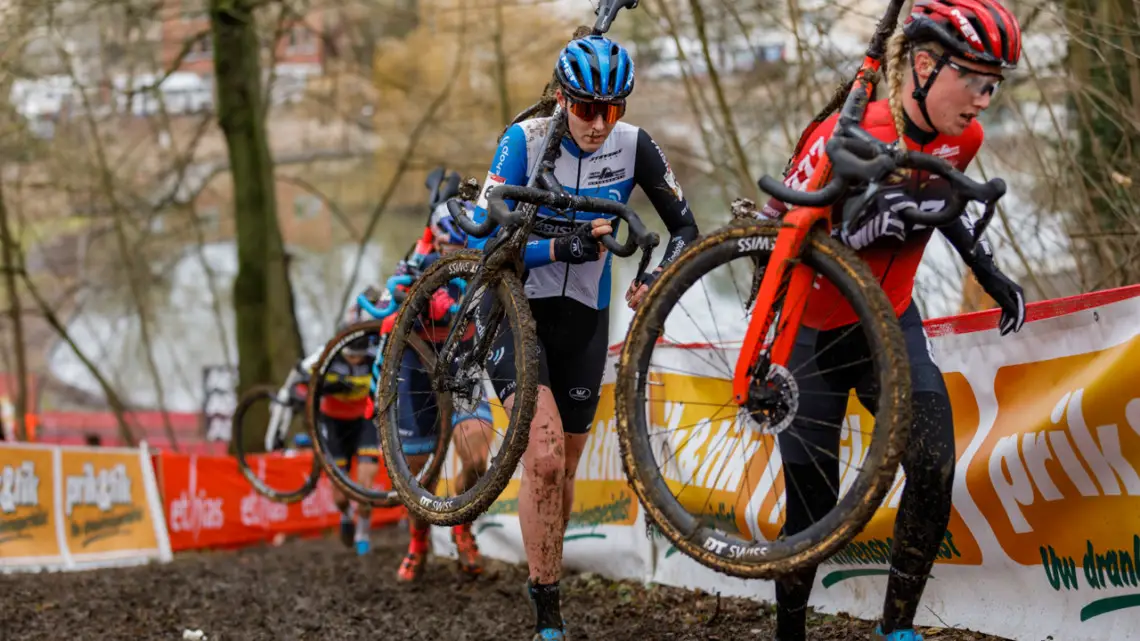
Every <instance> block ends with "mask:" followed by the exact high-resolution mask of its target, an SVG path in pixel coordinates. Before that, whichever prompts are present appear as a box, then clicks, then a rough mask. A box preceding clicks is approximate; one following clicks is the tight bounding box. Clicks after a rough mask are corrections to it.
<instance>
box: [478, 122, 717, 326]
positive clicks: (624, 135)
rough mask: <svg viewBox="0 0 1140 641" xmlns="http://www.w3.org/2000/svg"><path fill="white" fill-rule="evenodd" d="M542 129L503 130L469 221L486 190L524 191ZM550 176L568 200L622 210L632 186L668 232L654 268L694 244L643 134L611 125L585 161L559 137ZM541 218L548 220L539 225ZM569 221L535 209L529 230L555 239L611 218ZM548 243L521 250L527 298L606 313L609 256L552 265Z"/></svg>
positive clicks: (666, 174)
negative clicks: (609, 203)
mask: <svg viewBox="0 0 1140 641" xmlns="http://www.w3.org/2000/svg"><path fill="white" fill-rule="evenodd" d="M549 125H550V118H535V119H532V120H526V121H523V122H521V123H518V124H516V125H514V126H512V127H511V128H510V129H508V130H507V133H506V134H505V135H504V136H503V139H502V140H501V141H499V147H498V149H497V150H496V151H495V159H494V162H493V163H492V165H491V170H490V171H489V172H488V173H487V180H486V181H485V182H484V183H483V191H482V194H481V195H480V198H479V202H478V203H477V204H476V206H475V213H474V220H475V221H476V222H481V221H483V220H485V219H486V217H487V191H488V190H489V189H490V188H491V187H492V186H495V185H503V184H506V185H519V186H524V185H526V184H527V182H528V181H529V180H530V177H531V174H532V173H533V172H534V170H535V168H536V167H537V166H538V163H539V161H540V160H541V155H542V148H541V147H542V139H543V137H544V135H545V134H546V131H547V127H548V126H549ZM554 177H555V178H557V179H558V182H559V183H560V184H561V185H562V187H563V188H564V189H565V190H566V191H567V192H569V193H573V194H576V195H579V196H590V197H594V198H608V199H610V200H616V201H618V202H620V203H623V204H624V203H628V202H629V197H630V195H631V194H632V192H633V187H634V185H638V186H640V187H641V189H642V191H644V192H645V194H646V196H648V197H649V200H650V202H652V203H653V207H654V208H655V209H656V210H657V213H658V215H660V216H661V219H662V220H663V221H664V222H665V226H666V227H667V228H668V230H669V234H670V239H669V242H668V244H667V245H666V247H665V257H664V259H663V260H662V265H665V264H668V262H670V261H672V260H673V259H674V258H676V257H677V256H678V255H679V254H680V253H681V250H682V249H684V247H685V246H686V245H687V244H688V243H690V242H692V241H693V240H694V239H695V238H696V237H697V225H696V221H695V220H694V219H693V212H692V211H690V209H689V206H688V203H686V201H685V196H684V193H683V192H682V191H681V186H680V185H679V184H678V183H677V178H676V176H675V175H674V174H673V170H672V169H671V168H670V167H669V162H668V160H666V159H665V154H664V153H663V152H662V151H661V148H660V147H658V146H657V143H656V142H654V141H653V138H651V137H650V136H649V134H648V133H646V132H645V130H643V129H640V128H638V127H635V126H633V125H629V124H626V123H624V122H619V123H618V124H617V125H616V126H615V127H614V129H613V131H612V132H611V133H610V135H609V137H608V138H606V141H605V143H604V144H603V145H602V147H601V148H600V149H598V150H597V151H595V152H594V153H592V154H588V153H585V152H583V151H582V150H581V149H580V148H579V147H578V145H576V144H575V143H574V141H573V140H572V139H571V138H570V136H566V137H565V138H563V139H562V154H561V155H560V156H559V158H558V160H557V161H555V163H554ZM507 204H508V205H509V206H510V207H511V209H514V208H515V203H514V201H510V200H508V201H507ZM546 216H550V217H551V218H549V219H545V220H543V217H546ZM570 216H571V219H570V220H567V218H566V217H564V216H556V215H555V214H554V212H552V211H550V210H549V209H547V208H545V207H544V208H541V209H540V210H539V218H540V220H539V222H538V224H537V225H536V227H535V229H536V230H537V231H541V232H542V233H544V234H555V235H562V234H567V233H570V232H571V231H573V230H574V228H575V227H577V226H578V225H580V224H582V223H583V222H586V221H590V220H593V219H595V218H606V219H611V220H612V219H614V216H611V215H608V214H595V213H588V212H574V213H572V214H570ZM618 222H620V221H618ZM618 222H615V223H614V234H615V236H617V235H618V229H617V227H618ZM623 233H624V232H623ZM489 238H490V236H488V237H487V238H473V237H472V238H469V239H468V241H467V244H468V246H469V247H474V248H478V249H482V248H483V246H484V245H485V244H486V242H487V240H488V239H489ZM552 242H554V241H553V240H552V239H543V238H539V237H537V236H532V237H531V238H530V240H529V242H528V243H527V247H526V255H525V264H526V267H527V279H526V295H527V298H552V297H557V296H562V297H567V298H572V299H574V300H576V301H578V302H580V303H582V304H584V305H587V306H589V307H591V308H593V309H605V308H606V307H608V306H609V304H610V263H611V261H612V260H613V253H612V252H606V254H605V258H604V259H602V260H597V261H593V262H587V263H582V264H580V265H572V264H570V263H557V262H552V261H551V258H550V256H551V249H550V244H551V243H552Z"/></svg>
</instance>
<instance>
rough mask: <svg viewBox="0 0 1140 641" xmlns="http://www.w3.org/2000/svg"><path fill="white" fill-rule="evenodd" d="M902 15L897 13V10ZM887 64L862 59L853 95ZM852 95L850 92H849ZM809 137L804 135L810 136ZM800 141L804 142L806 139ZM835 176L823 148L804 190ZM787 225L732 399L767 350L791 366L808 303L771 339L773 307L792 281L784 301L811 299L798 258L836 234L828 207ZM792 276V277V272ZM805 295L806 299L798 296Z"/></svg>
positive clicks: (755, 311) (801, 213) (792, 215)
mask: <svg viewBox="0 0 1140 641" xmlns="http://www.w3.org/2000/svg"><path fill="white" fill-rule="evenodd" d="M896 15H897V14H896ZM881 66H882V60H881V57H876V56H874V55H872V54H871V53H868V55H867V56H866V57H864V58H863V64H862V66H861V67H860V69H859V72H858V73H857V74H856V76H855V82H854V83H853V84H852V85H851V93H855V92H856V91H860V90H865V94H864V95H865V96H867V97H868V98H869V97H870V95H871V93H872V92H873V91H874V83H873V82H872V75H873V73H877V72H878V71H879V69H880V67H881ZM849 95H850V94H849ZM806 137H807V136H806V135H805V136H804V138H803V139H806ZM803 139H801V140H803ZM830 178H831V159H830V158H829V157H828V155H827V152H826V150H825V151H823V153H822V156H821V158H820V161H819V165H818V166H816V168H815V172H814V173H813V174H812V176H811V178H810V179H809V180H808V183H807V186H806V189H805V191H809V192H811V191H819V190H820V189H821V188H822V187H823V186H824V185H826V184H827V183H828V181H829V180H830ZM781 222H782V223H783V225H782V226H781V229H780V232H779V233H778V234H777V235H776V246H775V248H774V249H773V250H772V256H771V258H770V259H769V261H768V267H767V269H766V270H765V272H764V277H763V279H762V280H761V281H760V291H759V292H758V293H757V295H756V304H755V306H754V307H753V308H752V319H751V320H750V321H749V323H748V331H747V332H746V333H745V335H744V344H743V345H742V346H741V349H740V355H739V356H738V357H737V360H736V371H735V372H734V374H733V377H732V393H733V399H734V400H735V401H736V403H737V404H738V405H743V404H744V403H745V402H746V401H747V400H748V388H749V387H750V386H751V385H752V378H753V376H752V372H753V371H754V369H755V367H756V362H757V360H758V359H759V358H760V354H761V353H763V352H764V351H765V350H768V353H769V358H768V361H769V364H771V365H780V366H782V367H786V366H787V364H788V359H789V358H790V357H791V355H792V347H793V346H794V345H795V340H796V334H798V333H799V330H800V322H801V321H802V319H803V307H797V308H796V309H793V310H791V311H787V310H784V316H783V317H782V318H781V325H783V328H782V330H778V331H776V333H775V336H774V337H773V339H772V340H771V341H767V339H766V337H767V336H768V334H769V332H770V329H771V325H772V322H771V320H772V319H771V317H772V315H773V314H772V308H773V307H774V306H775V305H776V303H777V299H779V298H781V296H780V290H781V289H782V288H783V287H784V285H783V284H784V282H785V279H786V280H787V289H786V291H785V292H784V294H783V296H782V299H783V300H788V299H789V298H791V299H792V300H805V301H806V300H807V297H808V296H809V295H810V294H811V288H812V281H814V280H815V272H814V270H812V269H811V268H810V267H808V266H807V265H804V264H803V263H801V262H800V261H799V256H800V254H801V253H802V252H803V248H804V244H805V243H806V242H807V239H808V234H810V233H811V231H812V230H813V229H815V228H816V227H820V226H822V227H823V228H824V229H825V230H826V231H827V232H828V233H830V232H831V206H827V207H795V206H793V207H792V208H791V209H790V210H789V211H788V213H787V214H786V215H785V216H784V218H783V219H782V220H781ZM789 270H790V271H791V274H790V275H788V271H789ZM797 297H801V298H797Z"/></svg>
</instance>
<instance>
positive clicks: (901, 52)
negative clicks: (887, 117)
mask: <svg viewBox="0 0 1140 641" xmlns="http://www.w3.org/2000/svg"><path fill="white" fill-rule="evenodd" d="M910 53H911V46H910V42H909V41H908V40H907V39H906V36H905V35H903V33H902V31H899V32H897V33H895V35H893V36H891V39H890V40H889V41H888V42H887V60H886V62H887V87H888V91H889V93H888V94H887V101H888V103H889V104H890V106H891V118H893V119H894V121H895V133H896V134H898V142H897V143H896V145H897V146H898V147H899V149H903V148H905V147H906V143H905V142H903V137H904V136H905V135H906V119H905V118H904V116H903V114H905V113H906V112H905V111H904V110H903V86H904V85H905V84H906V71H907V67H908V66H909V65H908V62H910V60H909V59H910Z"/></svg>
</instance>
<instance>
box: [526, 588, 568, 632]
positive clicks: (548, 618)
mask: <svg viewBox="0 0 1140 641" xmlns="http://www.w3.org/2000/svg"><path fill="white" fill-rule="evenodd" d="M527 591H529V592H530V598H531V600H532V601H534V609H535V622H534V631H535V632H542V631H543V630H548V629H550V628H554V629H556V630H561V629H562V608H561V603H560V601H561V597H560V596H559V592H558V581H555V582H554V583H551V584H548V585H544V584H542V583H535V581H534V580H533V579H528V580H527Z"/></svg>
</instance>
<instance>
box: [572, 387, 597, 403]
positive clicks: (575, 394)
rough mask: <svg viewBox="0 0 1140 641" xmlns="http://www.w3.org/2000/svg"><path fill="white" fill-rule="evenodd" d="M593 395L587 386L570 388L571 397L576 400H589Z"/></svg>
mask: <svg viewBox="0 0 1140 641" xmlns="http://www.w3.org/2000/svg"><path fill="white" fill-rule="evenodd" d="M591 395H592V392H590V390H589V389H587V388H585V387H575V388H574V389H572V390H570V398H572V399H574V400H576V401H585V400H589V398H590V396H591Z"/></svg>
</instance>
